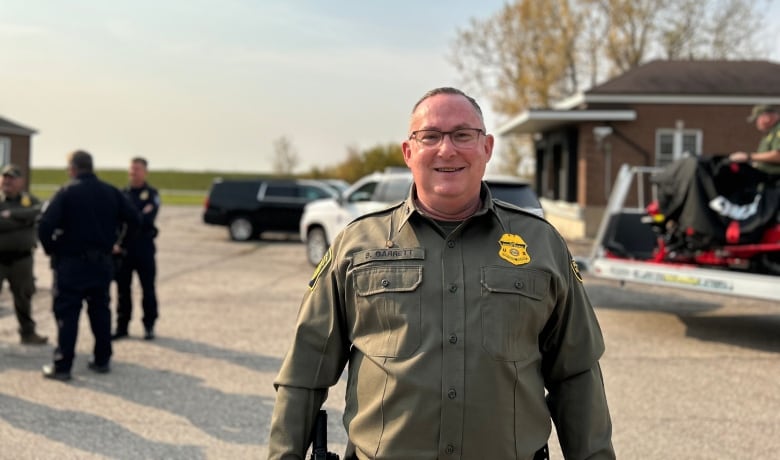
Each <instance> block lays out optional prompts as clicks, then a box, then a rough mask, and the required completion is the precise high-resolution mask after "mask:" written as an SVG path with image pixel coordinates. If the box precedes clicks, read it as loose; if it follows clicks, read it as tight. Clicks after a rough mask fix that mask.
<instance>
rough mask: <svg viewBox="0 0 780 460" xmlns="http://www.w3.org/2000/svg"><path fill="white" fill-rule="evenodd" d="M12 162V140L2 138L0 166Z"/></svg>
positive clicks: (0, 142)
mask: <svg viewBox="0 0 780 460" xmlns="http://www.w3.org/2000/svg"><path fill="white" fill-rule="evenodd" d="M10 161H11V139H9V138H7V137H0V166H2V165H6V164H8V163H10Z"/></svg>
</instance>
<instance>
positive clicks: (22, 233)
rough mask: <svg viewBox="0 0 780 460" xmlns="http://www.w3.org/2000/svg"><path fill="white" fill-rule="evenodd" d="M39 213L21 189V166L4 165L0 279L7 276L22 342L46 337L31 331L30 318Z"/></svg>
mask: <svg viewBox="0 0 780 460" xmlns="http://www.w3.org/2000/svg"><path fill="white" fill-rule="evenodd" d="M40 213H41V202H40V201H39V200H38V198H36V197H35V196H33V195H31V194H29V193H27V192H25V191H24V178H23V177H22V171H21V169H19V168H18V167H17V166H15V165H11V164H9V165H6V166H5V167H4V168H3V185H2V191H0V282H2V281H3V280H8V285H9V287H10V288H11V293H12V294H13V297H14V309H15V310H16V319H17V320H18V321H19V335H20V336H21V342H22V344H25V345H44V344H45V343H46V342H47V341H48V340H49V339H48V337H45V336H41V335H38V333H36V332H35V321H34V320H33V318H32V296H33V293H35V278H34V276H33V253H34V252H35V246H36V245H37V243H38V239H37V235H36V232H35V221H36V219H37V218H38V216H39V215H40Z"/></svg>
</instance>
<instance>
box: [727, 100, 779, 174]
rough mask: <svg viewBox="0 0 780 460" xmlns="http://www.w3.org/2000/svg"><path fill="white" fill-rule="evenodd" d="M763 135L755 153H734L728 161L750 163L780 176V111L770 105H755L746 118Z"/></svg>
mask: <svg viewBox="0 0 780 460" xmlns="http://www.w3.org/2000/svg"><path fill="white" fill-rule="evenodd" d="M747 121H748V123H755V124H756V128H757V129H758V130H759V131H760V132H761V133H763V134H764V137H763V138H761V141H760V142H759V144H758V148H757V149H756V151H755V152H734V153H732V154H731V155H729V159H731V161H735V162H748V161H749V162H750V163H751V165H752V166H753V167H755V168H756V169H759V170H761V171H764V172H766V173H769V174H772V175H780V109H778V108H777V107H775V106H772V105H766V104H763V105H757V106H755V107H753V111H752V112H751V114H750V116H749V117H748V118H747Z"/></svg>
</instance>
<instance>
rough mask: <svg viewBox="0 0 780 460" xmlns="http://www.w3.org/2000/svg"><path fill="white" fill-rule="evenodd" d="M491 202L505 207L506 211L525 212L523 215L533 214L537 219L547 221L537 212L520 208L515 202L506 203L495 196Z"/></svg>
mask: <svg viewBox="0 0 780 460" xmlns="http://www.w3.org/2000/svg"><path fill="white" fill-rule="evenodd" d="M493 204H494V205H496V206H497V207H499V208H501V209H506V210H508V211H515V212H520V213H522V214H525V215H528V216H533V217H536V218H537V219H539V220H543V221H545V222H547V219H545V218H544V217H542V216H540V215H539V214H536V213H535V212H533V211H529V210H528V209H525V208H521V207H520V206H518V205H516V204H512V203H507V202H506V201H502V200H499V199H497V198H493Z"/></svg>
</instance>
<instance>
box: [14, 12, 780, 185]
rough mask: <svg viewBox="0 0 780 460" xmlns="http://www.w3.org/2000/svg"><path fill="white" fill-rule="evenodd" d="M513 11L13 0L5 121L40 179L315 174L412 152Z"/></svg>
mask: <svg viewBox="0 0 780 460" xmlns="http://www.w3.org/2000/svg"><path fill="white" fill-rule="evenodd" d="M503 4H504V0H480V1H474V0H435V1H433V0H432V1H424V2H423V1H412V0H393V1H384V2H380V1H368V0H362V1H359V0H331V1H317V0H220V1H216V0H211V1H206V0H164V1H159V0H134V1H132V2H131V1H127V0H124V1H120V0H117V1H105V0H71V1H68V2H61V1H57V0H1V1H0V117H4V118H7V119H10V120H12V121H15V122H17V123H20V124H22V125H24V126H27V127H30V128H33V129H35V130H36V131H37V134H36V135H34V136H33V143H32V161H31V162H32V166H33V167H60V166H62V167H64V164H65V156H66V154H67V153H68V152H70V151H72V150H75V149H79V148H80V149H85V150H87V151H89V152H90V153H92V154H93V156H94V159H95V165H96V167H97V168H98V169H101V168H125V167H126V166H127V163H128V160H129V159H130V158H131V157H133V156H136V155H140V156H144V157H146V158H147V159H148V160H149V162H150V168H151V169H152V170H154V169H175V170H186V171H244V172H258V173H263V172H271V170H272V162H273V156H274V155H273V144H274V141H276V140H278V139H280V138H281V137H285V138H287V139H288V140H289V141H290V142H291V143H292V145H293V147H294V148H295V150H296V151H297V153H298V155H299V159H300V164H299V166H298V168H297V169H296V172H306V171H308V170H309V169H310V168H311V167H313V166H318V167H323V166H332V165H335V164H338V163H339V162H341V161H343V160H344V159H345V158H346V152H347V149H348V148H350V147H354V148H358V149H361V150H363V149H367V148H370V147H373V146H376V145H380V144H382V145H384V144H388V143H400V142H401V141H402V140H403V138H404V137H405V135H406V131H407V127H408V120H409V113H410V111H411V107H412V105H413V104H414V102H416V101H417V99H419V97H420V96H422V94H424V93H425V92H426V91H427V90H429V89H431V88H435V87H439V86H462V80H461V78H460V76H459V74H458V73H457V71H456V70H455V69H454V67H452V66H451V64H450V63H449V61H448V60H447V56H448V55H449V54H450V53H451V44H452V41H453V40H454V38H455V36H456V32H457V30H458V29H465V28H467V27H468V25H469V21H470V20H471V19H472V18H474V19H479V20H483V19H485V18H487V17H490V16H491V15H493V14H494V13H496V12H497V11H499V10H500V8H501V7H502V6H503ZM772 11H774V16H773V17H780V7H779V6H778V2H776V1H775V2H773V5H772ZM770 13H771V12H770ZM769 16H770V17H772V15H771V14H770V15H769ZM777 24H778V23H777V22H776V21H774V24H773V25H772V27H774V31H773V32H771V34H770V35H768V37H769V38H768V40H770V41H771V40H774V45H773V48H774V49H775V50H777V51H775V52H774V53H773V59H774V60H777V61H780V26H778V25H777ZM475 96H477V98H478V100H480V101H481V102H482V106H483V110H484V112H485V122H486V127H487V129H488V131H492V130H495V129H496V128H497V127H498V121H499V120H498V119H497V117H496V116H495V115H494V114H493V113H492V112H491V110H490V107H489V106H488V103H487V100H485V99H480V95H479V94H475ZM494 162H495V161H494Z"/></svg>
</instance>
